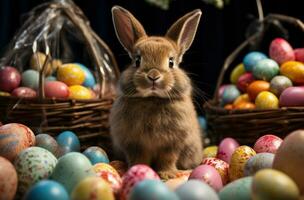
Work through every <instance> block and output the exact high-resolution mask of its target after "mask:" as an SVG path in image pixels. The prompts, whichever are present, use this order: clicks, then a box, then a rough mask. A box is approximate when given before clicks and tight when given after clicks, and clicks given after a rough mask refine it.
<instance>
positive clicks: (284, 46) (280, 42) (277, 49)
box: [269, 38, 295, 64]
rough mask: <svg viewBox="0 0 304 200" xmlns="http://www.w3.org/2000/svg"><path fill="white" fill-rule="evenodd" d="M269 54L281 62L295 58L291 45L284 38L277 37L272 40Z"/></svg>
mask: <svg viewBox="0 0 304 200" xmlns="http://www.w3.org/2000/svg"><path fill="white" fill-rule="evenodd" d="M269 56H270V58H271V59H273V60H275V61H276V62H277V63H279V64H282V63H284V62H286V61H290V60H294V59H295V55H294V52H293V49H292V47H291V45H290V44H289V43H288V42H287V41H286V40H284V39H283V38H276V39H274V40H273V41H272V42H271V44H270V47H269Z"/></svg>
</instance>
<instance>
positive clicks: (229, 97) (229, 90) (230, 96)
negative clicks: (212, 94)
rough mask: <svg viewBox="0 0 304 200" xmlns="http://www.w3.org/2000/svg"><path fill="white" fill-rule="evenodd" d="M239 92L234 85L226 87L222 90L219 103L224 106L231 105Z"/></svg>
mask: <svg viewBox="0 0 304 200" xmlns="http://www.w3.org/2000/svg"><path fill="white" fill-rule="evenodd" d="M240 94H241V93H240V91H239V90H238V89H237V87H236V86H235V85H230V86H227V87H226V88H225V89H224V92H223V95H222V98H221V101H222V105H226V104H228V103H232V102H233V101H234V100H235V99H236V98H237V97H238V96H240Z"/></svg>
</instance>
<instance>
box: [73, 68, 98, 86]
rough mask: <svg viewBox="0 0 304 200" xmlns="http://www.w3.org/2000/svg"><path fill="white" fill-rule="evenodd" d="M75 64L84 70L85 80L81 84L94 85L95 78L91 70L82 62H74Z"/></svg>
mask: <svg viewBox="0 0 304 200" xmlns="http://www.w3.org/2000/svg"><path fill="white" fill-rule="evenodd" d="M75 64H76V65H78V66H79V67H80V68H81V69H82V70H83V71H84V74H85V80H84V82H83V85H84V86H85V87H91V88H93V87H94V85H95V84H96V81H95V78H94V75H93V74H92V72H91V71H90V70H89V69H88V68H87V67H86V66H84V65H83V64H80V63H75Z"/></svg>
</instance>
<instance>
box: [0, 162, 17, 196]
mask: <svg viewBox="0 0 304 200" xmlns="http://www.w3.org/2000/svg"><path fill="white" fill-rule="evenodd" d="M17 183H18V179H17V172H16V170H15V168H14V166H13V165H12V163H10V162H9V161H8V160H7V159H5V158H3V157H0V191H1V193H0V200H13V199H14V196H15V193H16V190H17Z"/></svg>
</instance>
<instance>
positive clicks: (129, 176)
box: [120, 164, 160, 200]
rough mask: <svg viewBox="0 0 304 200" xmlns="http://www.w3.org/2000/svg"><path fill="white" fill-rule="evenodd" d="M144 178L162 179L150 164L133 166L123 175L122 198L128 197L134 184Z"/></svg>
mask: <svg viewBox="0 0 304 200" xmlns="http://www.w3.org/2000/svg"><path fill="white" fill-rule="evenodd" d="M144 179H154V180H160V178H159V176H158V175H157V173H156V172H155V171H153V169H151V168H150V167H149V166H147V165H143V164H138V165H134V166H132V167H131V168H130V169H129V170H128V171H127V172H126V173H125V174H124V176H123V177H122V189H121V191H120V199H121V200H126V199H128V198H129V195H130V192H131V190H132V188H133V187H134V185H135V184H137V183H139V182H140V181H142V180H144Z"/></svg>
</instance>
